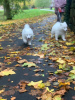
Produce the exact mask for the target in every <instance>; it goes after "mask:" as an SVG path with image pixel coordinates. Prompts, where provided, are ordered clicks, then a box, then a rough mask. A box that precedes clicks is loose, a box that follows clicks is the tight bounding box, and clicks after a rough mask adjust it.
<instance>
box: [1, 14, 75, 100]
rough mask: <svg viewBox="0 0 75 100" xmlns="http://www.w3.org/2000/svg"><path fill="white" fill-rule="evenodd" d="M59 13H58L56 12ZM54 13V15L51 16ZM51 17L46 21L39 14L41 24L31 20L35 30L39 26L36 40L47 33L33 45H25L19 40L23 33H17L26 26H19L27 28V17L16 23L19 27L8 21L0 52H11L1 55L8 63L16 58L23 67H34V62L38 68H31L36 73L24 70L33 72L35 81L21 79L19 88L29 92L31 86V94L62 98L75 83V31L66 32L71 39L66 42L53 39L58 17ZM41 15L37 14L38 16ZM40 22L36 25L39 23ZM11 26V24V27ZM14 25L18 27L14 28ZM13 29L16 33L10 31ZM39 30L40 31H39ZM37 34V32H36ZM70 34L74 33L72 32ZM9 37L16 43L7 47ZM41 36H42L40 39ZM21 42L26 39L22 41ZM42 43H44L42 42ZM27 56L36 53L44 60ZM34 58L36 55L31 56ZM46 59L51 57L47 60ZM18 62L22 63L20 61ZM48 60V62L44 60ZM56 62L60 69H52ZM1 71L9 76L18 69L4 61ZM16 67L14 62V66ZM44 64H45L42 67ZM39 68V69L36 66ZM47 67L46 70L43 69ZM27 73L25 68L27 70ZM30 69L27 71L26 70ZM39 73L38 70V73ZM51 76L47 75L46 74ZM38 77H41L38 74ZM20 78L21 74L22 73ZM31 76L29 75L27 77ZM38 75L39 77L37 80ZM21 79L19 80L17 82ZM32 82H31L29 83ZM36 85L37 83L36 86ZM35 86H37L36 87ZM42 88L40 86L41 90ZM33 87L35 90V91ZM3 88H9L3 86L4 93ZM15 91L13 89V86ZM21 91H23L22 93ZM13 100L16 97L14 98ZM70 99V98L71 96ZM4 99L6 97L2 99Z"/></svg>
mask: <svg viewBox="0 0 75 100" xmlns="http://www.w3.org/2000/svg"><path fill="white" fill-rule="evenodd" d="M54 16H55V15H54ZM51 17H53V16H51ZM51 17H49V18H48V17H45V18H44V19H43V21H41V18H39V19H38V20H40V21H39V22H38V23H39V24H38V23H37V24H36V23H35V21H34V22H33V20H32V21H29V20H27V21H28V22H29V23H30V24H31V26H35V27H36V28H35V27H33V30H35V29H36V30H35V38H34V39H33V42H34V41H36V39H38V38H39V35H40V34H42V35H43V36H44V37H45V38H44V39H42V37H43V36H41V37H40V39H41V40H40V41H36V42H34V43H33V42H32V46H30V47H29V46H25V45H23V46H22V45H19V44H18V42H19V41H21V40H22V38H21V34H20V33H17V31H20V32H21V30H22V29H20V30H19V29H18V28H19V27H21V28H23V26H24V22H23V21H24V20H23V21H22V22H19V23H18V25H16V27H15V28H14V26H13V25H7V26H5V29H6V27H7V29H9V31H8V32H7V31H6V30H4V32H7V34H4V35H3V36H1V41H2V44H1V45H0V48H1V49H0V52H1V53H2V54H3V53H7V55H6V56H4V57H3V58H0V59H1V60H3V59H4V61H3V63H4V64H5V66H7V65H8V66H12V64H13V63H14V62H16V64H15V66H19V67H23V68H24V67H25V66H27V67H26V68H25V70H26V69H29V68H32V70H33V66H34V70H33V71H32V70H31V69H30V72H32V73H34V75H33V76H32V75H31V74H30V73H29V72H28V74H27V75H24V74H23V73H19V75H22V74H23V75H24V77H25V76H27V77H28V76H31V81H29V79H28V81H26V80H25V78H26V77H25V78H24V77H23V78H24V80H25V81H20V80H21V79H20V80H19V81H20V83H19V84H18V85H17V86H16V84H15V86H16V89H17V91H19V92H20V93H24V92H25V93H26V92H27V93H28V90H27V89H26V88H27V87H29V88H30V87H31V88H32V89H31V92H30V91H29V92H30V93H29V94H30V95H33V93H32V92H35V94H34V95H35V96H36V97H37V98H38V99H41V100H62V96H64V95H65V93H67V92H68V90H70V89H71V83H73V84H74V80H75V69H74V66H75V56H74V55H75V49H74V48H75V46H74V45H75V42H74V41H75V40H74V39H75V35H74V33H73V32H71V31H70V30H69V31H68V34H67V35H66V38H67V41H66V42H64V41H62V40H61V39H59V41H55V38H52V39H51V31H50V30H51V28H52V25H53V24H54V23H55V20H54V19H52V20H51ZM36 19H37V18H36ZM35 24H36V25H35ZM9 26H11V27H9ZM13 28H14V29H13ZM11 29H13V30H14V31H15V30H16V31H15V32H10V30H11ZM9 33H12V35H11V34H9ZM37 33H38V34H37ZM36 34H37V35H36ZM69 34H70V35H69ZM9 37H13V38H14V37H18V38H17V41H16V40H15V39H13V38H9ZM6 39H8V40H7V41H9V42H11V43H10V45H11V44H12V43H13V42H14V41H15V42H14V45H12V48H10V46H9V49H7V47H6V46H5V47H4V46H3V41H4V40H6ZM38 40H39V39H38ZM21 43H23V42H22V41H21ZM39 44H40V45H39ZM70 46H72V47H70ZM27 56H29V57H31V56H33V57H36V56H38V57H39V58H40V60H39V61H40V62H41V63H39V62H36V60H35V59H34V62H32V61H30V59H28V58H27ZM22 57H23V58H22ZM31 59H32V57H31ZM44 59H47V60H45V61H44ZM17 63H18V64H17ZM44 63H46V64H44ZM52 63H54V66H55V68H56V71H54V70H53V71H52V73H51V72H49V71H50V70H51V69H52V67H51V65H52ZM0 67H1V68H0V75H1V76H7V77H9V76H8V75H10V74H11V75H12V74H17V73H16V71H15V72H14V71H13V69H8V68H7V69H2V65H1V66H0ZM12 67H14V66H12ZM41 67H42V68H41ZM35 68H37V69H35ZM41 69H42V70H43V71H42V70H41ZM16 70H18V68H17V67H16ZM24 73H25V72H24ZM26 73H27V72H26ZM35 73H36V74H35ZM46 76H47V77H46ZM33 77H36V80H34V78H33ZM37 77H38V78H37ZM39 77H43V78H42V80H41V81H40V80H39ZM18 78H19V77H18ZM26 79H27V78H26ZM37 79H38V80H37ZM44 79H45V81H46V82H47V83H46V82H43V81H44ZM17 83H18V82H17ZM28 84H29V85H28ZM32 86H33V87H32ZM34 89H35V90H34ZM37 89H38V90H37ZM72 89H73V90H74V88H72ZM32 90H33V91H32ZM17 91H13V95H14V93H15V92H17ZM2 92H5V91H3V90H1V94H2ZM11 92H12V90H11ZM11 92H10V94H9V95H11V94H12V93H11ZM7 93H9V91H8V92H6V93H5V94H4V95H7ZM19 95H21V94H19ZM70 98H71V99H74V95H73V96H72V97H70ZM11 99H12V100H13V99H15V98H11ZM71 99H70V100H71ZM2 100H3V99H2ZM29 100H30V98H29Z"/></svg>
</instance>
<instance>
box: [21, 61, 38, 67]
mask: <svg viewBox="0 0 75 100" xmlns="http://www.w3.org/2000/svg"><path fill="white" fill-rule="evenodd" d="M22 66H28V67H32V66H34V67H35V66H36V64H35V63H33V62H27V63H24V64H23V65H22Z"/></svg>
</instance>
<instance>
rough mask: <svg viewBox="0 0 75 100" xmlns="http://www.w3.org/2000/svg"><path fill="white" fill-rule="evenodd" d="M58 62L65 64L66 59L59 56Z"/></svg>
mask: <svg viewBox="0 0 75 100" xmlns="http://www.w3.org/2000/svg"><path fill="white" fill-rule="evenodd" d="M57 62H58V63H60V64H64V63H65V61H64V60H62V59H61V58H59V59H58V60H57Z"/></svg>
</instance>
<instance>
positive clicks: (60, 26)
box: [51, 22, 67, 41]
mask: <svg viewBox="0 0 75 100" xmlns="http://www.w3.org/2000/svg"><path fill="white" fill-rule="evenodd" d="M66 31H67V24H66V22H63V23H60V22H56V23H55V24H54V26H53V27H52V30H51V38H52V37H53V34H55V39H56V40H58V37H59V35H61V37H62V39H63V40H64V41H66V39H65V35H66Z"/></svg>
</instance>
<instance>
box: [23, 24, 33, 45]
mask: <svg viewBox="0 0 75 100" xmlns="http://www.w3.org/2000/svg"><path fill="white" fill-rule="evenodd" d="M22 39H23V42H24V43H28V45H31V41H32V39H33V30H32V29H31V28H30V26H29V25H28V24H26V25H25V26H24V29H23V30H22Z"/></svg>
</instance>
